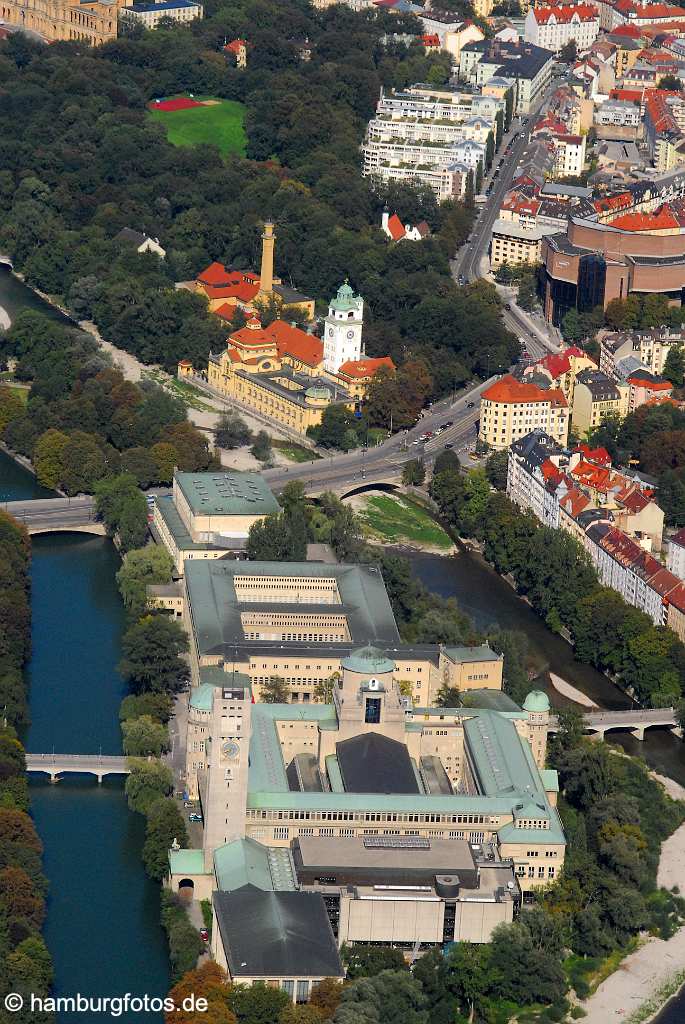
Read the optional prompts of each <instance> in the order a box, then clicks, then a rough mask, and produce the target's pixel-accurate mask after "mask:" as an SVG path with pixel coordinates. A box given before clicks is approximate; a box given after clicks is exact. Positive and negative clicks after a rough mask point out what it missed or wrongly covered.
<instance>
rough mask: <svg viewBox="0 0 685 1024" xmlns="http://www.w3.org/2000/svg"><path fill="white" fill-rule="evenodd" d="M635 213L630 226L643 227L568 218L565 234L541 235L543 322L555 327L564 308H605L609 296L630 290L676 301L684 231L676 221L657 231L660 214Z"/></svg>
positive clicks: (684, 258)
mask: <svg viewBox="0 0 685 1024" xmlns="http://www.w3.org/2000/svg"><path fill="white" fill-rule="evenodd" d="M640 216H641V219H640V220H638V222H637V224H636V225H635V226H636V227H637V228H644V230H635V228H634V227H633V225H632V224H624V225H623V226H620V225H619V226H614V225H611V224H602V223H599V222H595V221H590V220H586V219H581V218H571V220H570V221H569V224H568V228H567V230H566V231H565V232H561V233H559V234H555V235H548V236H546V237H545V238H544V240H543V242H542V253H541V258H542V263H543V264H544V272H545V299H544V310H545V317H546V319H547V320H549V321H551V322H552V323H554V324H556V325H559V324H560V323H561V321H562V320H563V318H564V316H565V315H566V313H567V312H568V310H569V309H578V310H579V311H580V312H584V311H585V310H589V309H593V308H594V307H595V306H598V305H601V306H603V307H604V308H605V309H606V307H607V305H608V304H609V303H610V302H611V300H612V299H625V298H627V297H628V295H631V294H633V293H634V292H639V293H645V292H647V293H652V294H661V295H664V296H665V297H666V298H667V300H668V301H669V303H670V304H671V305H674V306H680V305H682V301H683V293H684V289H685V231H683V230H681V229H680V228H678V227H677V222H676V227H675V230H673V233H669V234H661V233H658V226H659V224H660V223H661V217H654V218H650V217H648V216H642V215H640ZM669 223H670V221H669ZM655 229H656V230H655Z"/></svg>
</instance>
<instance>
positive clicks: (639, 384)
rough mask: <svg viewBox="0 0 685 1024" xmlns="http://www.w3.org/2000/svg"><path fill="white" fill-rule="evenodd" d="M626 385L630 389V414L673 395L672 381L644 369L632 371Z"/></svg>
mask: <svg viewBox="0 0 685 1024" xmlns="http://www.w3.org/2000/svg"><path fill="white" fill-rule="evenodd" d="M626 383H627V384H628V386H629V388H630V391H629V395H628V412H635V410H636V409H639V408H640V406H641V405H645V404H646V403H647V402H652V401H654V400H655V399H657V400H663V399H664V398H670V397H671V395H672V394H673V385H672V384H671V382H670V380H666V379H665V378H664V377H657V376H656V374H653V373H650V372H649V370H644V369H642V367H638V368H637V369H636V370H632V371H631V372H630V374H629V376H627V377H626Z"/></svg>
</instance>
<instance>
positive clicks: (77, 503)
mask: <svg viewBox="0 0 685 1024" xmlns="http://www.w3.org/2000/svg"><path fill="white" fill-rule="evenodd" d="M1 507H2V508H4V509H5V511H6V512H9V514H10V515H12V516H14V518H15V519H17V520H19V522H20V523H23V524H24V526H25V527H26V529H27V530H28V532H29V534H30V535H31V536H34V535H36V534H39V533H55V532H63V533H93V534H97V535H99V536H101V537H104V535H105V533H106V530H105V527H104V526H103V524H102V523H101V522H100V521H99V520H98V519H97V515H96V511H95V500H94V498H91V497H89V496H86V497H78V498H62V497H56V498H33V499H30V500H27V501H6V502H4V504H3V505H2V506H1Z"/></svg>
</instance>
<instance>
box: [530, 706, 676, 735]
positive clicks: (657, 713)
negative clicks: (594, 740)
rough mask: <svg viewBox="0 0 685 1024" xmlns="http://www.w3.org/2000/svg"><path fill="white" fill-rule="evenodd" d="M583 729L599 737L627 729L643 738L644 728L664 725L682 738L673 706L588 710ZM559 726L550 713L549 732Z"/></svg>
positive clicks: (554, 716) (555, 718) (556, 719)
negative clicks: (614, 730)
mask: <svg viewBox="0 0 685 1024" xmlns="http://www.w3.org/2000/svg"><path fill="white" fill-rule="evenodd" d="M583 721H584V722H585V729H586V731H587V732H592V733H594V734H595V735H596V736H599V737H600V739H604V735H605V733H607V732H611V731H612V729H628V730H629V731H630V733H631V735H633V736H634V737H635V738H636V739H638V740H644V738H645V729H650V728H655V727H661V728H663V727H666V728H668V729H670V730H671V732H673V733H675V735H676V736H679V737H680V738H681V739H682V736H683V731H682V729H681V728H680V727H679V725H678V719H677V718H676V714H675V710H674V709H673V708H650V709H648V710H644V711H642V710H639V709H638V710H635V711H589V712H587V713H586V714H584V715H583ZM558 728H559V720H558V718H557V716H556V715H550V718H549V727H548V731H549V732H556V731H557V729H558Z"/></svg>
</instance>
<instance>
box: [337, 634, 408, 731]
mask: <svg viewBox="0 0 685 1024" xmlns="http://www.w3.org/2000/svg"><path fill="white" fill-rule="evenodd" d="M340 667H341V668H342V683H341V686H340V689H339V690H338V691H337V692H336V694H335V700H336V704H337V710H338V723H339V738H341V739H344V738H346V737H347V736H355V735H357V734H358V733H361V732H369V731H370V732H381V733H383V735H384V736H389V737H391V738H392V739H399V740H401V739H403V737H404V708H403V707H402V703H401V701H400V692H399V689H398V687H397V685H396V683H395V681H394V672H395V662H394V661H393V660H392V658H389V657H387V655H386V654H385V653H384V652H383V651H381V650H379V649H378V648H377V647H373V646H371V645H370V644H369V645H367V646H366V647H360V648H358V649H357V650H356V651H352V652H351V654H348V655H347V657H345V658H343V659H342V661H341V662H340Z"/></svg>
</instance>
